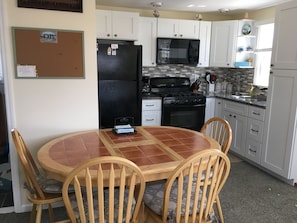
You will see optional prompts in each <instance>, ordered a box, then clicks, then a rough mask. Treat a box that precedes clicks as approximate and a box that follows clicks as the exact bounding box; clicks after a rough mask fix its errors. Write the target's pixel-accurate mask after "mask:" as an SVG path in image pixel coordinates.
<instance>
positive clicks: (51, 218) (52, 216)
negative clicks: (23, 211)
mask: <svg viewBox="0 0 297 223" xmlns="http://www.w3.org/2000/svg"><path fill="white" fill-rule="evenodd" d="M48 214H49V217H50V222H54V221H55V217H54V210H53V207H52V205H51V204H48Z"/></svg>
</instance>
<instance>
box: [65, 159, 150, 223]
mask: <svg viewBox="0 0 297 223" xmlns="http://www.w3.org/2000/svg"><path fill="white" fill-rule="evenodd" d="M70 184H73V185H74V189H75V197H74V196H72V197H71V196H69V194H68V193H67V189H68V186H69V185H70ZM144 189H145V181H144V176H143V175H142V172H141V170H140V169H139V167H138V166H136V165H135V164H134V163H133V162H131V161H129V160H127V159H125V158H121V157H116V156H104V157H98V158H94V159H91V160H89V161H87V162H85V163H83V164H82V165H80V166H79V167H77V168H75V169H74V170H73V171H72V172H71V173H70V174H69V176H68V177H67V178H66V180H65V182H64V185H63V190H62V193H63V199H64V202H65V206H66V209H67V212H68V215H69V217H70V219H71V222H72V223H74V222H117V223H120V222H121V223H122V222H126V223H128V222H133V223H134V222H139V223H142V221H141V220H139V219H138V217H139V213H140V207H141V204H142V197H143V193H144Z"/></svg>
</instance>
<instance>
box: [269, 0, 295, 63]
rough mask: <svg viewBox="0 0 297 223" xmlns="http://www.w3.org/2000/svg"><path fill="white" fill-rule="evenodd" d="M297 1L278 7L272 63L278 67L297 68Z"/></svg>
mask: <svg viewBox="0 0 297 223" xmlns="http://www.w3.org/2000/svg"><path fill="white" fill-rule="evenodd" d="M296 18H297V2H296V1H293V2H289V3H286V4H283V5H279V6H277V7H276V18H275V26H274V27H275V28H274V37H273V48H272V58H271V63H272V65H273V67H275V68H278V69H297V41H296V36H297V26H296Z"/></svg>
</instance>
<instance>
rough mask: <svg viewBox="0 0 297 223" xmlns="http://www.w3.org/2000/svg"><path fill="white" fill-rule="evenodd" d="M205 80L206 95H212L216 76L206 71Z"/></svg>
mask: <svg viewBox="0 0 297 223" xmlns="http://www.w3.org/2000/svg"><path fill="white" fill-rule="evenodd" d="M205 80H206V82H207V88H206V92H207V94H211V93H214V91H215V83H216V80H217V76H216V74H215V73H214V72H211V71H206V73H205Z"/></svg>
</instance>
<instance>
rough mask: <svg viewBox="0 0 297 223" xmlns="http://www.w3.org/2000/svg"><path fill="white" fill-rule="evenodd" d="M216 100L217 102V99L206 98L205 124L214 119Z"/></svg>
mask: <svg viewBox="0 0 297 223" xmlns="http://www.w3.org/2000/svg"><path fill="white" fill-rule="evenodd" d="M215 100H216V99H215V98H206V106H205V118H204V122H206V121H207V120H208V119H210V118H212V117H214V112H215Z"/></svg>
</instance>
